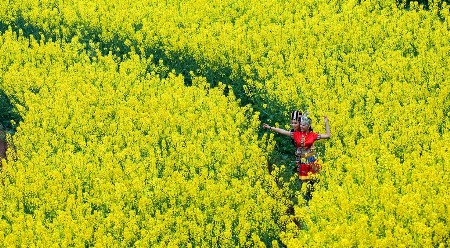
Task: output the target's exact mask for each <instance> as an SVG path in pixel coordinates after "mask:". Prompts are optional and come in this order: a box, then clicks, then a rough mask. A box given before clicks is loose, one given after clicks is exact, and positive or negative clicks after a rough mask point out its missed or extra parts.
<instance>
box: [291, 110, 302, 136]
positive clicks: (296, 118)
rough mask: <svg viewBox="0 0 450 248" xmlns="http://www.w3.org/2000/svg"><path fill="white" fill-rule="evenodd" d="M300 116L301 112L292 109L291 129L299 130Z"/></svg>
mask: <svg viewBox="0 0 450 248" xmlns="http://www.w3.org/2000/svg"><path fill="white" fill-rule="evenodd" d="M301 116H302V112H301V111H298V110H294V111H292V113H291V127H292V129H293V131H300V117H301Z"/></svg>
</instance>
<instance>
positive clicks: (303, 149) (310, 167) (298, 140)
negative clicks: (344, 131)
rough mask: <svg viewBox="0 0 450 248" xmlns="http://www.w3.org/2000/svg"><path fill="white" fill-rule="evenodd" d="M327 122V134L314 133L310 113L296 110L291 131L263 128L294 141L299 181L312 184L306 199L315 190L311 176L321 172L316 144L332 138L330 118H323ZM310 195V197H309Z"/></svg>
mask: <svg viewBox="0 0 450 248" xmlns="http://www.w3.org/2000/svg"><path fill="white" fill-rule="evenodd" d="M323 119H324V122H325V130H326V133H325V134H318V133H315V132H313V130H312V128H311V122H312V121H311V119H310V118H309V117H308V113H304V114H302V112H300V111H298V110H296V111H293V112H292V113H291V127H292V130H291V131H287V130H284V129H282V128H276V127H271V126H269V125H268V124H263V128H265V129H269V130H271V131H274V132H276V133H279V134H283V135H286V136H289V137H291V138H292V139H293V143H294V145H295V147H296V150H295V157H296V165H297V171H298V176H299V179H300V180H301V181H302V182H308V183H309V184H310V188H311V189H310V190H309V191H308V193H307V196H306V197H305V199H310V198H311V196H310V194H311V191H312V190H313V189H312V187H313V184H314V182H312V181H311V175H312V174H316V173H318V172H319V170H320V166H319V164H318V163H317V162H316V160H317V158H316V151H315V149H314V142H315V141H317V140H320V139H328V138H330V137H331V132H330V125H329V124H328V117H327V116H324V117H323ZM308 195H309V196H308Z"/></svg>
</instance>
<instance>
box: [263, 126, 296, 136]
mask: <svg viewBox="0 0 450 248" xmlns="http://www.w3.org/2000/svg"><path fill="white" fill-rule="evenodd" d="M263 128H265V129H269V130H272V131H274V132H277V133H279V134H283V135H286V136H291V132H290V131H287V130H284V129H282V128H277V127H271V126H269V125H267V124H265V123H264V124H263Z"/></svg>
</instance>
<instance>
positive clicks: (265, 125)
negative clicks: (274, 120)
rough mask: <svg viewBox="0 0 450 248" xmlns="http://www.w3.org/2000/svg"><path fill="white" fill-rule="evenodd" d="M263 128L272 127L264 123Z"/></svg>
mask: <svg viewBox="0 0 450 248" xmlns="http://www.w3.org/2000/svg"><path fill="white" fill-rule="evenodd" d="M263 128H264V129H270V128H271V127H270V126H269V125H268V124H266V123H264V124H263Z"/></svg>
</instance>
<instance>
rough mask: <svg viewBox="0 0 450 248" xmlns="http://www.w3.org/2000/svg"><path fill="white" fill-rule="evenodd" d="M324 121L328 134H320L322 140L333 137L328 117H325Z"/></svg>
mask: <svg viewBox="0 0 450 248" xmlns="http://www.w3.org/2000/svg"><path fill="white" fill-rule="evenodd" d="M323 121H324V122H325V130H326V132H327V133H325V134H319V137H320V139H328V138H330V137H331V131H330V125H329V124H328V117H327V116H324V117H323Z"/></svg>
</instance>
